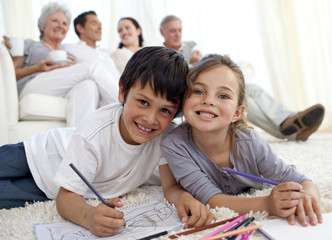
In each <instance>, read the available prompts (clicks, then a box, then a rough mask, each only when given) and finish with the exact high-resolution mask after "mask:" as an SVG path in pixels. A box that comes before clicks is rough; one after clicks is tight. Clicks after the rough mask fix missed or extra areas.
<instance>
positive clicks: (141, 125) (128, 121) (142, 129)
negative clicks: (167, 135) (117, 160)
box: [119, 83, 179, 145]
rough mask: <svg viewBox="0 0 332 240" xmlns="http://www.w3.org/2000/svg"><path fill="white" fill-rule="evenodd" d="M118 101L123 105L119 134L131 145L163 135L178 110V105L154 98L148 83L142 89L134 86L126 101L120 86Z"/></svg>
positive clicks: (138, 85) (159, 97) (138, 84)
mask: <svg viewBox="0 0 332 240" xmlns="http://www.w3.org/2000/svg"><path fill="white" fill-rule="evenodd" d="M119 101H120V103H124V108H123V113H122V115H121V118H120V133H121V136H122V138H123V140H124V141H125V142H126V143H128V144H132V145H138V144H142V143H146V142H148V141H150V140H151V139H152V138H154V137H156V136H158V135H160V134H161V133H163V132H164V131H165V130H166V128H167V127H168V125H169V124H170V122H171V121H172V119H173V118H174V116H175V114H176V112H177V110H178V108H179V104H174V103H172V102H170V101H168V100H166V98H163V97H161V96H160V95H158V96H155V94H154V92H153V89H152V88H151V87H150V85H149V84H148V83H147V84H146V85H145V87H144V88H142V87H141V84H140V83H137V84H136V85H134V86H133V87H132V88H131V89H130V91H129V93H128V94H127V99H126V101H124V94H123V91H122V86H121V84H120V90H119Z"/></svg>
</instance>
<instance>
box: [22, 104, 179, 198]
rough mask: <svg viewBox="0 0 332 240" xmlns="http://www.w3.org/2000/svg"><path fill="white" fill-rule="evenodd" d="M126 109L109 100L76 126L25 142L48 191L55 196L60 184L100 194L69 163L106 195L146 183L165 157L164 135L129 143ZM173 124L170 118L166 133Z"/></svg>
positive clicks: (89, 195)
mask: <svg viewBox="0 0 332 240" xmlns="http://www.w3.org/2000/svg"><path fill="white" fill-rule="evenodd" d="M122 110H123V107H122V105H121V104H110V105H107V106H105V107H102V108H100V109H98V110H97V111H96V112H95V113H93V114H92V115H90V117H89V118H87V119H86V120H84V121H83V123H82V124H81V125H80V126H79V127H78V128H77V129H76V130H75V131H73V129H69V128H62V129H53V130H50V131H48V132H47V133H44V134H40V135H37V136H35V137H32V138H30V139H29V140H27V141H25V142H24V145H25V149H26V154H27V160H28V164H29V167H30V170H31V173H32V175H33V177H34V179H35V181H36V183H37V185H38V187H39V188H40V189H41V190H42V191H44V192H45V194H46V195H47V197H49V198H51V199H54V198H55V197H56V195H57V193H58V190H59V186H62V187H64V188H66V189H68V190H70V191H72V192H75V193H77V194H80V195H82V196H84V197H86V198H95V197H96V196H95V194H94V193H93V192H92V191H91V190H90V189H89V188H88V187H87V186H86V184H85V183H84V182H83V181H82V180H81V179H80V178H79V176H78V175H77V174H76V173H75V172H74V171H73V169H72V168H71V167H70V166H69V164H70V163H73V164H74V165H75V166H76V167H77V168H78V169H79V171H80V172H81V173H82V174H83V175H84V176H85V177H86V178H87V179H88V181H90V182H91V183H92V185H93V186H94V187H95V188H96V189H97V191H99V192H100V194H101V195H102V196H103V197H105V198H111V197H117V196H120V195H123V194H125V193H128V192H129V191H131V190H133V189H135V188H136V187H138V186H140V185H141V184H143V183H144V182H145V181H146V180H147V179H148V178H149V177H150V175H151V174H152V172H153V171H154V169H155V168H156V166H157V165H158V163H160V164H165V163H167V162H166V160H165V159H164V158H163V157H162V154H161V151H160V146H159V143H160V139H161V138H162V136H161V135H160V136H158V137H156V138H154V139H152V140H151V141H149V142H147V143H145V144H141V145H129V144H127V143H126V142H125V141H124V140H123V139H122V137H121V135H120V131H119V119H120V116H121V113H122ZM172 128H174V126H173V125H172V124H171V125H170V127H169V128H168V129H167V131H165V133H166V132H168V131H169V130H171V129H172ZM165 133H164V134H165ZM164 134H163V135H164ZM69 140H70V142H69ZM68 143H69V144H68ZM67 146H68V147H67ZM62 158H63V159H62Z"/></svg>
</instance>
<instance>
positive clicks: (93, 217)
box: [88, 198, 125, 237]
mask: <svg viewBox="0 0 332 240" xmlns="http://www.w3.org/2000/svg"><path fill="white" fill-rule="evenodd" d="M108 203H109V204H110V205H111V206H112V207H122V205H123V204H122V203H121V202H120V200H119V199H118V198H116V199H111V200H109V201H108ZM123 216H124V215H123V212H120V211H118V210H116V209H114V208H110V207H108V206H106V205H105V204H102V203H101V204H99V205H98V206H97V207H95V208H93V209H92V211H91V212H90V214H89V215H88V218H89V225H90V226H89V230H90V231H91V232H92V233H93V234H95V235H96V236H98V237H107V236H112V235H114V234H116V233H117V232H118V231H119V229H120V228H122V227H123V226H124V225H125V219H124V218H123Z"/></svg>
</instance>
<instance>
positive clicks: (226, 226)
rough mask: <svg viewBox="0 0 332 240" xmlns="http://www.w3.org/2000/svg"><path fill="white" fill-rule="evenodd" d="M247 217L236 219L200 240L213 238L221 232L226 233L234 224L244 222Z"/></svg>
mask: <svg viewBox="0 0 332 240" xmlns="http://www.w3.org/2000/svg"><path fill="white" fill-rule="evenodd" d="M244 218H245V217H244V216H240V217H238V218H235V219H234V220H233V221H231V222H229V223H227V224H225V225H224V226H222V227H220V228H218V229H217V230H214V231H213V232H211V233H209V234H207V235H205V236H204V237H202V238H200V239H206V238H209V237H212V236H214V235H216V234H217V233H220V232H221V231H224V230H226V229H227V228H230V227H231V226H233V225H234V224H236V223H238V222H239V221H241V220H243V219H244Z"/></svg>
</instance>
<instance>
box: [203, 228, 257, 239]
mask: <svg viewBox="0 0 332 240" xmlns="http://www.w3.org/2000/svg"><path fill="white" fill-rule="evenodd" d="M261 226H262V225H252V226H249V227H245V228H240V229H237V230H234V231H230V232H225V233H222V234H217V235H214V236H212V237H209V238H206V239H204V240H214V239H221V238H225V237H231V236H235V235H238V234H240V233H245V232H249V231H253V230H256V229H257V228H260V227H261Z"/></svg>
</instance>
